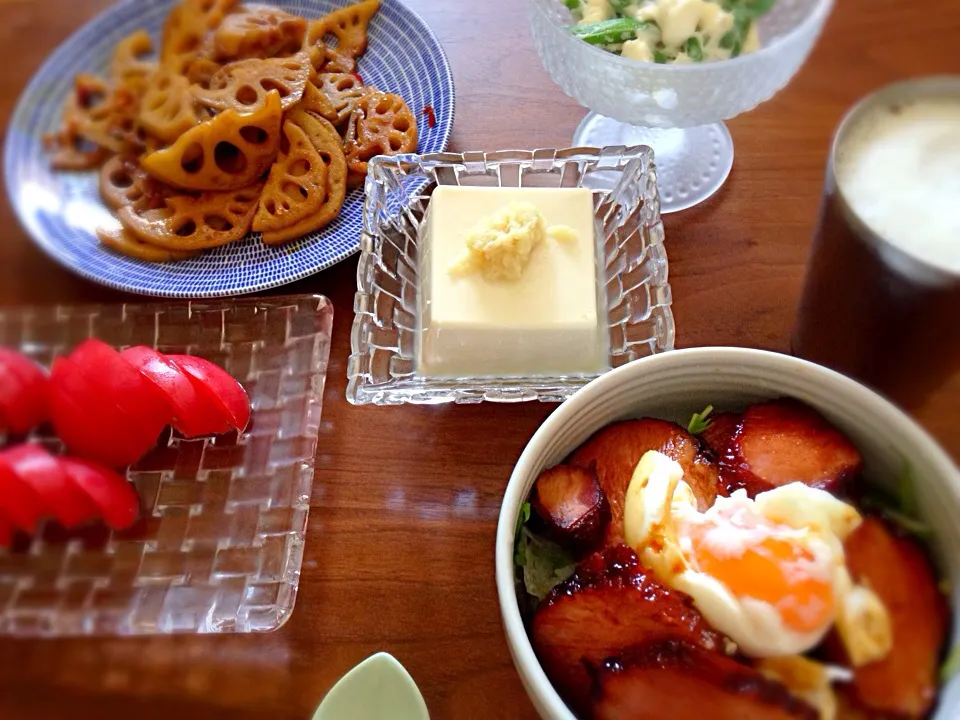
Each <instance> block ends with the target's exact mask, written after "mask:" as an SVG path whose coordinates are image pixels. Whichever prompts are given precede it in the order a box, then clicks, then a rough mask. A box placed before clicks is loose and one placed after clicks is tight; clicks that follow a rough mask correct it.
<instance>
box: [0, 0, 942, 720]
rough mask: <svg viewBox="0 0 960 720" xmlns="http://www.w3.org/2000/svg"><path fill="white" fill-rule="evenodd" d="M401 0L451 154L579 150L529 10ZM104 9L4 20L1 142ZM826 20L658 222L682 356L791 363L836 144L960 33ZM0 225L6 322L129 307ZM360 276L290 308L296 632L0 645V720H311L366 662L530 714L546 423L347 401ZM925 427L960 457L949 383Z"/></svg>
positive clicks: (346, 274) (485, 706)
mask: <svg viewBox="0 0 960 720" xmlns="http://www.w3.org/2000/svg"><path fill="white" fill-rule="evenodd" d="M407 2H408V4H409V5H410V6H411V7H413V8H414V9H415V10H416V11H417V12H419V13H421V14H422V16H423V17H424V19H425V20H426V21H427V22H428V23H429V24H430V25H431V26H432V27H433V29H434V30H435V31H436V33H437V35H438V36H439V38H440V40H441V41H442V42H443V44H444V47H445V48H446V50H447V53H448V54H449V57H450V62H451V64H452V66H453V72H454V76H455V79H456V86H457V117H456V123H455V129H454V135H453V148H454V149H457V150H480V149H483V150H493V149H500V148H516V147H519V148H534V147H557V146H563V145H564V144H567V143H569V141H570V138H571V136H572V132H573V129H574V127H575V126H576V124H577V122H578V121H579V120H580V118H581V117H582V115H583V113H584V111H583V109H582V108H580V107H578V105H577V104H576V103H575V102H574V101H572V100H570V99H569V98H566V97H565V96H564V95H563V94H562V93H561V92H560V91H559V90H558V89H557V88H556V87H555V86H554V85H553V83H552V82H551V81H550V79H549V78H548V76H547V74H546V72H545V71H544V70H543V68H542V66H541V64H540V61H539V59H538V58H537V55H536V53H535V52H534V49H533V45H532V43H531V41H530V38H529V35H528V30H527V23H526V18H525V15H524V11H523V3H522V2H520V1H519V0H488V1H487V2H482V3H473V2H470V3H468V2H455V3H454V2H447V1H445V0H407ZM108 4H109V2H108V0H85V2H82V3H81V2H68V0H43V1H42V2H41V1H40V0H0V68H2V70H0V122H2V123H3V125H4V126H5V125H6V122H7V121H8V119H9V117H10V113H11V112H12V109H13V106H14V103H15V102H16V99H17V96H18V95H19V93H20V91H21V89H22V88H23V87H24V85H25V84H26V83H27V80H28V79H29V77H30V76H31V75H32V74H33V72H34V71H35V70H36V68H37V66H38V65H39V64H40V63H41V62H42V61H43V59H44V58H45V57H46V56H47V54H48V53H50V52H51V51H52V50H53V49H54V48H56V47H57V45H58V44H59V43H60V42H62V41H63V40H64V39H65V38H66V37H67V36H68V35H69V34H70V33H72V32H73V31H74V30H75V29H77V28H78V27H80V25H81V24H83V23H84V22H85V21H86V20H88V19H89V18H91V17H92V16H93V15H94V14H95V13H97V12H98V11H100V10H101V9H102V8H103V7H106V6H107V5H108ZM837 6H838V7H837V8H836V10H835V11H834V14H833V17H832V18H831V20H830V22H829V25H828V26H827V29H826V32H825V35H824V37H823V38H822V39H821V41H820V44H819V45H818V47H817V49H816V50H815V52H814V55H813V57H812V58H811V60H810V61H809V62H808V64H807V65H806V67H805V68H804V69H803V70H802V71H801V73H800V74H799V75H798V77H797V78H796V79H795V80H794V81H793V82H792V84H791V85H790V86H789V87H788V88H787V89H786V90H785V91H784V92H782V93H781V94H780V95H779V96H777V97H776V98H775V99H774V100H772V101H770V102H768V103H766V104H765V105H763V106H761V107H760V108H758V109H757V110H755V111H754V112H751V113H749V114H747V115H745V116H743V117H740V118H737V119H735V120H734V121H732V122H730V123H729V127H730V130H731V132H732V133H733V137H734V140H735V143H736V152H737V156H736V164H735V166H734V170H733V174H732V175H731V177H730V180H729V182H728V183H727V185H726V186H725V188H724V189H723V190H722V191H721V192H720V193H719V194H718V195H717V196H716V197H715V198H713V199H712V200H711V201H710V202H708V203H707V204H705V205H703V206H701V207H700V208H697V209H694V210H690V211H688V212H684V213H682V214H680V215H674V216H670V217H668V218H667V220H666V227H667V248H668V252H669V256H670V264H671V282H672V284H673V294H674V300H675V305H674V309H675V312H676V320H677V339H678V344H679V345H680V346H682V347H689V346H697V345H741V346H749V347H759V348H767V349H772V350H778V351H784V352H786V351H788V338H789V332H790V327H791V323H792V320H793V316H794V311H795V305H796V301H797V297H798V293H799V289H800V283H801V278H802V274H803V268H804V261H805V257H806V253H807V249H808V246H809V240H810V236H811V232H812V229H813V225H814V221H815V218H816V213H817V205H818V201H819V196H820V188H821V182H822V177H823V172H824V166H825V158H826V151H827V145H828V141H829V139H830V136H831V134H832V131H833V129H834V127H835V126H836V125H837V123H838V121H839V120H840V118H841V116H842V115H843V113H844V111H845V109H846V108H847V107H848V106H850V105H851V104H852V103H853V102H854V101H855V100H857V99H858V98H860V97H861V96H863V95H865V94H866V93H868V92H870V91H871V90H873V89H875V88H877V87H878V86H880V85H883V84H886V83H888V82H891V81H894V80H897V79H901V78H906V77H910V76H915V75H923V74H934V73H945V72H952V73H958V72H960V55H958V54H957V52H956V48H955V47H954V45H953V44H951V43H950V42H947V41H945V40H944V39H945V38H951V37H957V36H960V4H957V2H956V0H916V1H915V2H901V0H841V1H840V2H838V3H837ZM454 8H455V9H454ZM931 33H933V34H932V35H931ZM78 69H79V68H78ZM0 224H2V227H3V237H2V238H0V303H2V305H4V306H9V305H20V304H49V303H58V302H60V303H70V302H78V301H84V302H91V301H102V302H123V301H128V300H131V299H133V298H131V297H130V296H125V295H122V294H120V293H117V292H114V291H111V290H107V289H104V288H100V287H98V286H95V285H92V284H90V283H87V282H85V281H83V280H81V279H79V278H76V277H74V276H72V275H70V274H69V273H68V272H66V271H65V270H63V269H61V268H60V267H59V266H57V265H56V264H54V263H53V262H52V261H51V260H49V259H48V258H47V257H45V256H44V255H43V254H42V253H41V252H40V251H39V250H38V249H36V248H35V247H34V246H33V245H32V243H31V242H30V241H29V240H28V239H27V237H26V235H25V233H24V232H23V230H22V229H21V228H20V227H19V225H18V224H17V222H16V220H15V219H14V216H13V213H12V211H11V209H10V207H9V205H8V203H7V202H6V200H3V201H2V202H0ZM355 269H356V261H355V260H349V261H346V262H344V263H341V264H340V265H339V266H337V267H335V268H333V269H330V270H327V271H325V272H322V273H320V274H318V275H315V276H314V277H312V278H309V279H307V280H304V281H302V282H299V283H297V284H295V285H291V286H288V287H287V288H285V289H284V292H319V293H324V294H326V295H327V296H329V297H330V298H331V299H332V301H333V303H334V306H335V308H336V312H337V316H336V321H335V338H334V344H333V351H332V354H331V358H330V376H329V381H328V384H327V392H326V397H325V404H324V410H323V412H324V422H323V427H322V430H321V435H320V445H319V455H318V457H317V473H316V482H315V485H314V493H313V503H312V504H313V509H312V511H311V514H310V525H309V539H308V542H307V545H306V553H305V559H304V565H303V574H302V580H301V583H300V592H299V596H298V599H297V606H296V610H295V611H294V613H293V616H292V618H291V619H290V621H289V622H288V623H287V624H286V625H285V626H284V627H283V628H282V629H281V630H280V631H278V632H276V633H271V634H268V635H260V636H237V637H176V638H163V637H161V638H152V639H133V640H116V639H106V640H88V639H79V640H65V641H49V642H48V641H44V642H37V641H14V640H7V639H4V640H0V668H3V671H2V673H0V718H4V719H5V720H8V719H11V718H31V720H44V719H46V718H58V719H59V718H66V717H76V718H93V717H97V718H100V719H102V720H112V719H113V718H124V717H137V718H140V719H141V720H147V719H148V718H169V717H171V716H176V717H180V718H194V717H196V718H201V717H202V718H209V719H211V720H212V719H213V718H231V720H244V719H246V718H250V719H252V718H277V719H287V718H289V719H290V720H294V719H303V718H309V717H310V713H311V711H312V710H313V708H315V707H316V705H317V704H318V702H319V701H320V699H321V698H322V697H323V695H324V693H325V692H326V691H327V690H328V689H329V687H330V686H331V685H332V684H333V683H334V682H335V681H336V679H337V678H338V677H339V676H340V675H342V674H343V673H344V672H345V671H346V670H348V669H349V668H350V667H352V666H353V665H354V664H355V663H357V662H358V661H360V660H362V659H363V658H364V657H366V656H368V655H370V654H372V653H374V652H376V651H378V650H386V651H389V652H391V653H393V654H394V655H395V656H396V657H397V658H398V659H400V661H401V662H403V663H404V665H405V666H406V667H407V668H408V669H409V670H410V672H411V673H412V675H413V676H414V678H415V679H416V681H417V683H418V684H419V686H420V687H421V689H422V691H423V694H424V697H425V698H426V701H427V705H428V706H429V708H430V711H431V715H432V717H434V718H440V719H443V718H484V719H487V720H493V719H496V718H532V717H534V712H533V709H532V707H531V705H530V703H529V701H528V700H527V699H526V697H525V695H524V692H523V688H522V687H521V685H520V682H519V680H518V678H517V675H516V674H515V672H514V670H513V667H512V665H511V662H510V657H509V655H508V652H507V647H506V643H505V641H504V638H503V632H502V630H501V625H500V616H499V609H498V606H497V600H496V593H495V589H494V580H493V575H494V562H493V544H494V534H495V528H496V522H497V514H498V511H499V505H500V499H501V495H502V492H503V489H504V486H505V484H506V482H507V478H508V477H509V474H510V470H511V467H512V465H513V463H514V462H515V460H516V459H517V457H518V456H519V454H520V452H521V450H522V449H523V446H524V444H525V442H526V440H527V439H528V438H529V437H530V435H531V434H532V433H533V432H534V430H535V429H536V428H537V426H538V425H539V424H540V423H541V422H542V421H543V419H544V418H545V417H546V416H547V414H549V413H550V411H551V409H552V408H551V407H550V406H545V405H540V404H528V405H523V406H516V405H513V406H494V405H484V406H479V407H441V408H382V409H381V408H370V407H368V408H354V407H352V406H350V405H348V404H347V402H346V400H345V399H344V390H345V384H346V382H345V377H344V372H345V362H346V358H347V355H348V353H349V326H350V322H351V320H352V317H351V308H352V302H353V293H354V290H355ZM931 350H932V351H933V350H934V349H931ZM917 416H918V418H919V419H920V421H921V422H922V423H923V424H924V425H925V426H926V427H928V428H929V429H930V430H931V431H932V432H933V433H934V434H935V435H936V436H937V437H938V438H939V439H940V440H941V442H943V443H944V445H945V446H946V447H947V449H948V450H949V451H950V452H951V453H952V454H953V456H954V457H960V433H957V432H956V430H957V427H958V426H960V375H958V376H955V377H954V378H953V381H952V382H951V383H950V384H949V385H948V386H947V387H945V388H944V389H943V390H942V391H941V392H939V393H938V394H937V395H936V397H935V398H933V399H932V400H931V401H930V402H929V403H928V404H927V405H926V406H924V407H923V408H922V409H921V410H920V411H918V413H917Z"/></svg>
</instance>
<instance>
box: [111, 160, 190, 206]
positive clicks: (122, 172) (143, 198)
mask: <svg viewBox="0 0 960 720" xmlns="http://www.w3.org/2000/svg"><path fill="white" fill-rule="evenodd" d="M99 189H100V197H101V198H103V201H104V202H105V203H106V204H107V205H108V206H109V207H110V208H112V209H114V210H117V209H119V208H121V207H123V206H125V205H134V206H135V207H136V208H137V209H139V210H151V209H154V208H158V207H162V206H163V204H164V202H165V200H166V198H168V197H169V196H170V195H173V194H174V193H175V192H176V191H175V190H174V189H173V188H171V187H170V186H169V185H165V184H164V183H161V182H159V181H158V180H154V179H153V178H152V177H150V176H149V175H147V173H146V172H144V171H143V168H141V167H140V163H138V162H137V161H136V160H135V159H134V158H132V157H129V156H123V155H114V156H113V157H112V158H110V159H109V160H107V161H106V162H105V163H104V164H103V166H102V167H101V168H100V181H99Z"/></svg>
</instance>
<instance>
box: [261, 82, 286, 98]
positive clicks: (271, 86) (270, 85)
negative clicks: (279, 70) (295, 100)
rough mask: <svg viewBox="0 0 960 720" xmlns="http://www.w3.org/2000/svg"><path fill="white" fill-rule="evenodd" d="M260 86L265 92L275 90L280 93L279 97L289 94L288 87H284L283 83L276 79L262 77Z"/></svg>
mask: <svg viewBox="0 0 960 720" xmlns="http://www.w3.org/2000/svg"><path fill="white" fill-rule="evenodd" d="M260 87H262V88H263V89H264V90H266V91H267V92H270V91H271V90H276V91H277V92H278V93H279V94H280V97H282V98H285V97H287V95H289V94H290V89H289V88H287V87H284V86H283V85H281V84H280V83H278V82H277V81H276V80H272V79H271V78H263V79H262V80H260Z"/></svg>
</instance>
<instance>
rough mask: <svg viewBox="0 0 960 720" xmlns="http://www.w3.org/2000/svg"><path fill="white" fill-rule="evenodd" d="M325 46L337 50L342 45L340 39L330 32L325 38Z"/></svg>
mask: <svg viewBox="0 0 960 720" xmlns="http://www.w3.org/2000/svg"><path fill="white" fill-rule="evenodd" d="M323 44H324V45H326V46H327V47H328V48H335V47H337V46H339V45H340V38H338V37H337V36H336V35H334V34H333V33H332V32H328V33H326V34H325V35H324V36H323Z"/></svg>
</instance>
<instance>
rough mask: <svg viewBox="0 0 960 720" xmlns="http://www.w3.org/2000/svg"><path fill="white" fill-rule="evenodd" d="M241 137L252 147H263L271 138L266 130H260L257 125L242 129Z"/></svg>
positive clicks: (246, 126)
mask: <svg viewBox="0 0 960 720" xmlns="http://www.w3.org/2000/svg"><path fill="white" fill-rule="evenodd" d="M240 137H242V138H243V139H244V140H246V141H247V142H248V143H250V144H251V145H262V144H263V143H265V142H266V141H267V138H268V137H270V136H269V135H268V134H267V131H266V130H264V129H263V128H259V127H257V126H256V125H244V126H243V127H242V128H240Z"/></svg>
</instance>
